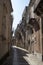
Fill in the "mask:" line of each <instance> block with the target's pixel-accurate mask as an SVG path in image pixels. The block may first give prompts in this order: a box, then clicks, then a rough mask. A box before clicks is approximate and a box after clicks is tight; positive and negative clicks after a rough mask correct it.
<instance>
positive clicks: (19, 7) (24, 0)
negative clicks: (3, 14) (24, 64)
mask: <svg viewBox="0 0 43 65" xmlns="http://www.w3.org/2000/svg"><path fill="white" fill-rule="evenodd" d="M29 1H30V0H11V2H12V7H13V13H12V14H13V26H12V28H13V29H14V30H15V29H16V27H17V24H19V23H20V20H21V19H22V13H23V10H24V8H25V6H27V5H28V4H29Z"/></svg>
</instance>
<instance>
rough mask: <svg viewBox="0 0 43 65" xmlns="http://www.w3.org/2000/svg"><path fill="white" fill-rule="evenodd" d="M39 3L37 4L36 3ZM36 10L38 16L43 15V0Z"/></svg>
mask: <svg viewBox="0 0 43 65" xmlns="http://www.w3.org/2000/svg"><path fill="white" fill-rule="evenodd" d="M36 5H37V4H36ZM34 12H35V13H36V14H37V15H38V16H42V15H43V0H40V1H39V3H38V5H37V7H36V8H35V10H34Z"/></svg>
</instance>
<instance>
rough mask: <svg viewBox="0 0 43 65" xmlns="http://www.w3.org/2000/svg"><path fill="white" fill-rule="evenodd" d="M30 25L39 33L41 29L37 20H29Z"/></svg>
mask: <svg viewBox="0 0 43 65" xmlns="http://www.w3.org/2000/svg"><path fill="white" fill-rule="evenodd" d="M29 24H30V25H31V26H32V27H33V28H34V29H35V31H38V30H39V29H40V26H39V24H38V21H37V20H36V19H35V18H31V19H30V20H29Z"/></svg>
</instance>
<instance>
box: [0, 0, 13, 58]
mask: <svg viewBox="0 0 43 65" xmlns="http://www.w3.org/2000/svg"><path fill="white" fill-rule="evenodd" d="M12 11H13V9H12V5H11V1H10V0H0V59H1V58H2V57H4V56H5V55H6V54H7V53H8V51H9V46H10V43H11V29H12V16H11V12H12Z"/></svg>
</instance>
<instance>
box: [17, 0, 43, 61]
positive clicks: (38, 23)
mask: <svg viewBox="0 0 43 65" xmlns="http://www.w3.org/2000/svg"><path fill="white" fill-rule="evenodd" d="M22 24H23V25H22ZM21 25H22V26H21V28H23V31H24V34H25V35H24V34H23V39H24V42H22V45H24V46H23V47H24V48H25V49H27V50H28V51H29V53H33V54H34V55H36V57H37V58H38V59H39V60H43V1H42V0H30V3H29V5H28V6H26V7H25V9H24V11H23V14H22V23H21ZM24 25H25V26H24ZM19 28H20V27H19ZM21 28H20V30H21ZM18 31H19V30H18ZM20 35H21V34H20ZM21 37H22V36H21Z"/></svg>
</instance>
